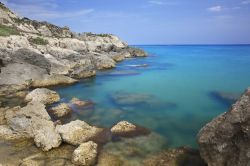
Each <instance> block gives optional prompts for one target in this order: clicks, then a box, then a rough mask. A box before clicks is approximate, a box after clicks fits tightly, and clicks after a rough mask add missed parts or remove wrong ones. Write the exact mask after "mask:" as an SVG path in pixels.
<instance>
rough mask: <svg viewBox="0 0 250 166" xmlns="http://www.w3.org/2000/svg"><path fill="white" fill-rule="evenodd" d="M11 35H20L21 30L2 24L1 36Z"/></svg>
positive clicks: (0, 26) (0, 28)
mask: <svg viewBox="0 0 250 166" xmlns="http://www.w3.org/2000/svg"><path fill="white" fill-rule="evenodd" d="M10 35H19V32H18V30H17V29H16V28H14V27H10V26H6V25H0V36H10Z"/></svg>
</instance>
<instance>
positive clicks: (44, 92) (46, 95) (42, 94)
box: [25, 88, 60, 104]
mask: <svg viewBox="0 0 250 166" xmlns="http://www.w3.org/2000/svg"><path fill="white" fill-rule="evenodd" d="M25 100H26V101H39V102H41V103H43V104H52V103H55V102H58V101H59V100H60V96H59V95H58V94H57V93H56V92H55V91H52V90H49V89H46V88H37V89H35V90H33V91H31V92H30V93H29V94H28V95H27V96H26V97H25Z"/></svg>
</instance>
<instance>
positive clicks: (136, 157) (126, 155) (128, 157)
mask: <svg viewBox="0 0 250 166" xmlns="http://www.w3.org/2000/svg"><path fill="white" fill-rule="evenodd" d="M165 143H166V142H165V139H164V138H163V137H162V136H160V135H158V134H156V133H151V134H150V135H147V136H139V137H135V138H120V139H119V140H116V141H114V142H109V143H107V144H106V145H104V147H103V149H102V150H101V152H100V159H99V161H100V160H104V161H105V160H106V161H109V162H110V163H112V164H113V162H114V163H124V165H131V166H132V165H133V166H134V165H138V166H140V165H141V164H142V160H143V159H144V158H145V157H147V156H151V155H153V154H155V153H158V152H160V151H161V150H162V148H163V147H164V146H165ZM109 157H110V158H112V161H110V160H111V159H109ZM112 164H110V165H112ZM103 165H105V164H104V163H103Z"/></svg>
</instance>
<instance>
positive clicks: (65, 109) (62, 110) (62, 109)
mask: <svg viewBox="0 0 250 166" xmlns="http://www.w3.org/2000/svg"><path fill="white" fill-rule="evenodd" d="M49 111H50V112H51V113H52V114H53V115H54V116H56V117H57V118H61V117H64V116H66V115H69V114H70V112H71V108H70V107H69V106H68V104H66V103H61V104H59V105H57V106H55V107H52V108H51V109H50V110H49Z"/></svg>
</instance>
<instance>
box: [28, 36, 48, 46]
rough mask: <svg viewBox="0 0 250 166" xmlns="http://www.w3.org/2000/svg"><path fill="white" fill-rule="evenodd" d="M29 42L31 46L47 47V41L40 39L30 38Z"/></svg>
mask: <svg viewBox="0 0 250 166" xmlns="http://www.w3.org/2000/svg"><path fill="white" fill-rule="evenodd" d="M29 42H30V43H32V44H37V45H47V44H48V41H47V40H45V39H43V38H41V37H36V38H30V39H29Z"/></svg>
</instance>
